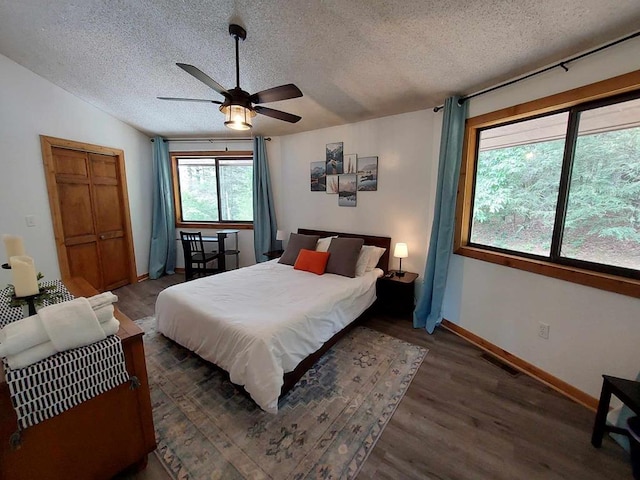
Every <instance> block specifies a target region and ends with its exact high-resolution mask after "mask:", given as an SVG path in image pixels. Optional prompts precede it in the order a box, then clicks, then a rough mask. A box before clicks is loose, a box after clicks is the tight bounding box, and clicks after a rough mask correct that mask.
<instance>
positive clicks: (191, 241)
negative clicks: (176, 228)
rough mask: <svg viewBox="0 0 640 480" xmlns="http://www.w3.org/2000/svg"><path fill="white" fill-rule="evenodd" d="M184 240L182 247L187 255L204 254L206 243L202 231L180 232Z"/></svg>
mask: <svg viewBox="0 0 640 480" xmlns="http://www.w3.org/2000/svg"><path fill="white" fill-rule="evenodd" d="M180 239H181V240H182V249H183V250H184V253H185V257H187V256H188V257H189V258H190V257H191V256H192V255H193V254H194V253H202V254H204V243H203V242H202V233H201V232H182V231H181V232H180Z"/></svg>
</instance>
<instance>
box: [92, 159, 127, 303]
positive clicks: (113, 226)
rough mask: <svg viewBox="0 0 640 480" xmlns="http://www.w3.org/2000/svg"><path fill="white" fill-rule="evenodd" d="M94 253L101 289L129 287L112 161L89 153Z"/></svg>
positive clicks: (125, 246) (116, 175)
mask: <svg viewBox="0 0 640 480" xmlns="http://www.w3.org/2000/svg"><path fill="white" fill-rule="evenodd" d="M88 160H89V165H90V172H91V184H92V187H93V188H92V190H93V199H94V209H93V217H94V223H95V227H96V234H97V236H98V251H99V252H100V258H101V265H102V284H103V285H102V286H103V289H104V290H112V289H114V288H118V287H121V286H123V285H126V284H128V283H129V275H128V267H129V257H128V256H127V245H126V241H125V228H124V215H123V214H122V211H123V205H122V200H121V194H120V193H121V188H120V187H121V184H120V178H119V175H118V165H117V161H116V158H115V157H114V156H112V155H99V154H96V153H89V154H88Z"/></svg>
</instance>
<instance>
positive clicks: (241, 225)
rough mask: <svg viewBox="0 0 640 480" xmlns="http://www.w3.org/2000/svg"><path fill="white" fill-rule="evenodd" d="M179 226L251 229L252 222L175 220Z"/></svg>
mask: <svg viewBox="0 0 640 480" xmlns="http://www.w3.org/2000/svg"><path fill="white" fill-rule="evenodd" d="M176 227H179V228H208V229H211V230H222V229H225V228H233V229H236V230H253V222H248V223H233V222H176Z"/></svg>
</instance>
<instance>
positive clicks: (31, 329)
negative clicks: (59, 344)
mask: <svg viewBox="0 0 640 480" xmlns="http://www.w3.org/2000/svg"><path fill="white" fill-rule="evenodd" d="M48 341H49V335H47V331H46V330H45V329H44V326H43V325H42V321H41V320H40V316H39V315H32V316H31V317H26V318H22V319H20V320H17V321H15V322H11V323H9V324H8V325H6V326H5V327H4V328H2V329H0V357H6V356H8V355H15V354H16V353H19V352H21V351H23V350H26V349H27V348H31V347H34V346H36V345H39V344H41V343H44V342H48Z"/></svg>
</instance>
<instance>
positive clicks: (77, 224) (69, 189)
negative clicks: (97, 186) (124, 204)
mask: <svg viewBox="0 0 640 480" xmlns="http://www.w3.org/2000/svg"><path fill="white" fill-rule="evenodd" d="M58 198H59V199H60V213H61V214H62V228H63V229H64V236H65V239H68V238H71V237H76V236H79V235H90V234H92V235H95V233H96V231H95V227H94V225H93V214H92V212H91V192H90V188H89V184H88V183H87V184H85V185H82V184H78V183H71V184H69V183H58ZM94 241H95V239H94Z"/></svg>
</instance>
